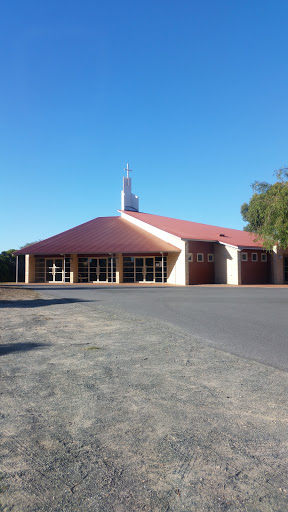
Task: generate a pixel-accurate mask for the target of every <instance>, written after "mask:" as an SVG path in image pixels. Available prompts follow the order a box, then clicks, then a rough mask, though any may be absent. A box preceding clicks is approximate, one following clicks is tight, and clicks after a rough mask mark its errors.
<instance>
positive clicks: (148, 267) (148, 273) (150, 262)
mask: <svg viewBox="0 0 288 512" xmlns="http://www.w3.org/2000/svg"><path fill="white" fill-rule="evenodd" d="M145 281H146V282H147V281H148V283H149V282H150V283H153V282H154V258H145Z"/></svg>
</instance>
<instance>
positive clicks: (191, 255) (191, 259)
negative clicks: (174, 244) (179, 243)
mask: <svg viewBox="0 0 288 512" xmlns="http://www.w3.org/2000/svg"><path fill="white" fill-rule="evenodd" d="M188 261H193V252H189V253H188Z"/></svg>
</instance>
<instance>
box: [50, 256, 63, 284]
mask: <svg viewBox="0 0 288 512" xmlns="http://www.w3.org/2000/svg"><path fill="white" fill-rule="evenodd" d="M46 282H49V283H63V259H61V258H47V259H46Z"/></svg>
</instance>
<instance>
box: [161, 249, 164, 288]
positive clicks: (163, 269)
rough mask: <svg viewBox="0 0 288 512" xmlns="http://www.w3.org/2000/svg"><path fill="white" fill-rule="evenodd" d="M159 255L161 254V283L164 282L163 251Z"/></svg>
mask: <svg viewBox="0 0 288 512" xmlns="http://www.w3.org/2000/svg"><path fill="white" fill-rule="evenodd" d="M161 256H162V284H164V256H163V252H161Z"/></svg>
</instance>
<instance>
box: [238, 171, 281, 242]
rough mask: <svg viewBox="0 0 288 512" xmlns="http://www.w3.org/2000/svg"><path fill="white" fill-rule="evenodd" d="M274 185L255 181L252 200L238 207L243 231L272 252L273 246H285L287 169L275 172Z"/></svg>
mask: <svg viewBox="0 0 288 512" xmlns="http://www.w3.org/2000/svg"><path fill="white" fill-rule="evenodd" d="M275 174H276V178H277V181H276V183H273V184H270V183H266V182H259V181H255V182H254V183H253V185H252V189H253V192H254V194H253V196H252V197H251V199H250V201H249V203H244V204H242V206H241V214H242V217H243V220H244V221H245V222H248V224H247V226H245V228H244V229H245V231H250V232H251V233H255V234H256V240H261V241H262V243H263V245H264V247H265V248H266V249H268V250H271V249H272V248H273V246H274V245H275V244H278V245H279V246H280V247H281V248H282V249H286V247H287V246H288V168H287V167H283V168H281V169H279V171H276V173H275Z"/></svg>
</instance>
